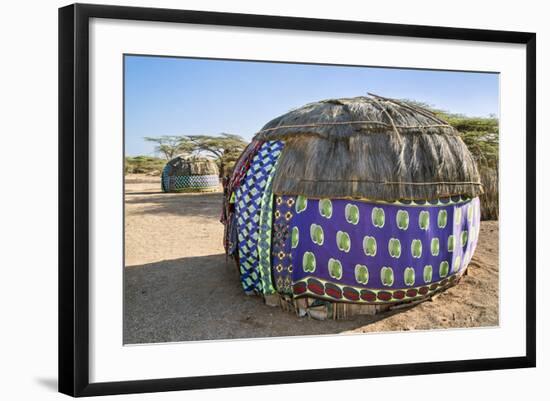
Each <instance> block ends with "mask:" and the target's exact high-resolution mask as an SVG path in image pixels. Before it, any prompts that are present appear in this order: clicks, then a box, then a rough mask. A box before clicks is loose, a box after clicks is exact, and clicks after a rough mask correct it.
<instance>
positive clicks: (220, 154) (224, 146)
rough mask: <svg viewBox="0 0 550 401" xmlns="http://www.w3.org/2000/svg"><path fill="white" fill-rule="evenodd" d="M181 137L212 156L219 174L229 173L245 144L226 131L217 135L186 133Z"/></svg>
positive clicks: (237, 136) (197, 149)
mask: <svg viewBox="0 0 550 401" xmlns="http://www.w3.org/2000/svg"><path fill="white" fill-rule="evenodd" d="M182 138H183V140H184V141H188V143H192V144H195V149H196V151H197V152H198V153H200V154H206V155H207V156H211V157H213V158H214V160H215V161H216V163H217V164H218V168H219V169H220V174H221V175H226V174H228V173H229V171H230V170H231V169H232V168H233V166H234V165H235V162H236V161H237V159H238V158H239V156H240V155H241V153H242V151H243V150H244V148H245V147H246V145H247V142H246V141H245V140H244V139H243V138H242V137H240V136H239V135H234V134H227V133H222V134H220V135H217V136H212V135H187V136H185V137H182Z"/></svg>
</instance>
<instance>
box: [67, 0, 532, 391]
mask: <svg viewBox="0 0 550 401" xmlns="http://www.w3.org/2000/svg"><path fill="white" fill-rule="evenodd" d="M94 17H95V18H107V19H120V20H140V21H159V22H173V23H187V24H189V23H190V24H205V25H219V26H239V27H251V28H274V29H285V30H303V31H323V32H337V33H354V34H369V35H386V36H402V37H414V38H432V39H433V38H437V39H453V40H468V41H485V42H499V43H516V44H524V45H526V60H525V62H526V72H527V74H526V79H527V81H526V93H525V96H526V107H527V109H526V120H527V125H526V133H527V138H526V141H527V166H526V170H527V175H526V187H527V193H526V201H527V210H526V213H527V215H526V230H527V231H526V233H527V235H526V241H527V243H526V255H527V258H526V261H525V263H526V267H527V269H526V271H527V273H526V274H527V277H526V287H527V288H526V297H527V299H526V301H527V302H526V308H527V310H526V317H527V324H526V327H525V333H526V353H525V355H524V356H521V357H507V358H494V359H476V360H456V361H445V362H429V363H409V364H400V365H382V366H364V367H347V368H331V369H314V370H299V371H296V370H295V371H284V372H269V373H249V374H230V375H219V376H199V377H183V378H166V379H154V380H135V381H123V382H103V383H90V381H89V337H88V332H89V331H88V330H89V314H88V310H89V291H88V284H89V270H88V269H89V266H88V260H89V259H88V257H89V231H88V230H89V223H88V218H89V191H90V189H89V182H88V173H89V148H88V139H89V132H88V123H89V116H88V110H89V108H88V107H89V104H88V95H89V81H88V61H89V22H90V19H91V18H94ZM535 65H536V35H535V33H527V32H509V31H494V30H479V29H463V28H447V27H434V26H417V25H401V24H386V23H372V22H359V21H338V20H326V19H311V18H295V17H281V16H266V15H246V14H233V13H220V12H203V11H186V10H172V9H155V8H138V7H121V6H106V5H87V4H74V5H69V6H66V7H63V8H60V9H59V391H60V392H62V393H65V394H68V395H72V396H95V395H106V394H124V393H140V392H156V391H172V390H187V389H203V388H219V387H237V386H251V385H265V384H279V383H294V382H314V381H324V380H344V379H359V378H373V377H384V376H401V375H422V374H433V373H450V372H464V371H481V370H494V369H514V368H527V367H534V366H535V363H536V357H535V355H536V337H535V333H536V329H535V328H536V309H535V308H536V293H535V290H536V288H535V282H536V271H535V270H536V260H535V257H536V256H535V255H536V252H535V249H536V226H535V224H536V223H535V222H536V215H535V214H536V200H535V194H536V187H535V185H536V183H535V165H536V160H535V143H536V140H535V121H536V103H535V102H536V67H535Z"/></svg>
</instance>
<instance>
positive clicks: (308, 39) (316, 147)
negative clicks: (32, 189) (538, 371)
mask: <svg viewBox="0 0 550 401" xmlns="http://www.w3.org/2000/svg"><path fill="white" fill-rule="evenodd" d="M388 22H391V21H388ZM535 83H536V71H535V34H534V33H526V32H509V31H489V30H477V29H476V30H474V29H463V28H450V27H434V26H415V25H396V24H391V23H370V22H360V21H339V20H321V19H309V18H294V17H281V16H266V15H244V14H231V13H217V12H203V11H186V10H169V9H153V8H137V7H118V6H103V5H86V4H76V5H70V6H67V7H63V8H61V9H60V10H59V390H60V391H61V392H62V393H65V394H69V395H72V396H92V395H104V394H120V393H136V392H154V391H170V390H186V389H200V388H215V387H231V386H250V385H262V384H278V383H294V382H311V381H324V380H342V379H353V378H372V377H383V376H397V375H419V374H433V373H449V372H463V371H479V370H490V369H512V368H527V367H533V366H535V360H536V358H535V269H536V263H535V242H536V238H535V224H536V223H535V222H536V216H535V210H536V207H535V206H536V205H535V110H536V107H535V99H536V96H535Z"/></svg>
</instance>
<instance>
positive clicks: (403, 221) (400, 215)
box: [395, 210, 409, 230]
mask: <svg viewBox="0 0 550 401" xmlns="http://www.w3.org/2000/svg"><path fill="white" fill-rule="evenodd" d="M395 221H396V223H397V228H399V229H400V230H406V229H407V228H409V212H407V211H406V210H398V211H397V214H396V215H395Z"/></svg>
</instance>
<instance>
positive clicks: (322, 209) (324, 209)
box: [319, 199, 332, 219]
mask: <svg viewBox="0 0 550 401" xmlns="http://www.w3.org/2000/svg"><path fill="white" fill-rule="evenodd" d="M319 213H320V214H321V216H323V217H326V218H327V219H330V218H331V217H332V202H331V201H330V199H321V200H319Z"/></svg>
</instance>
